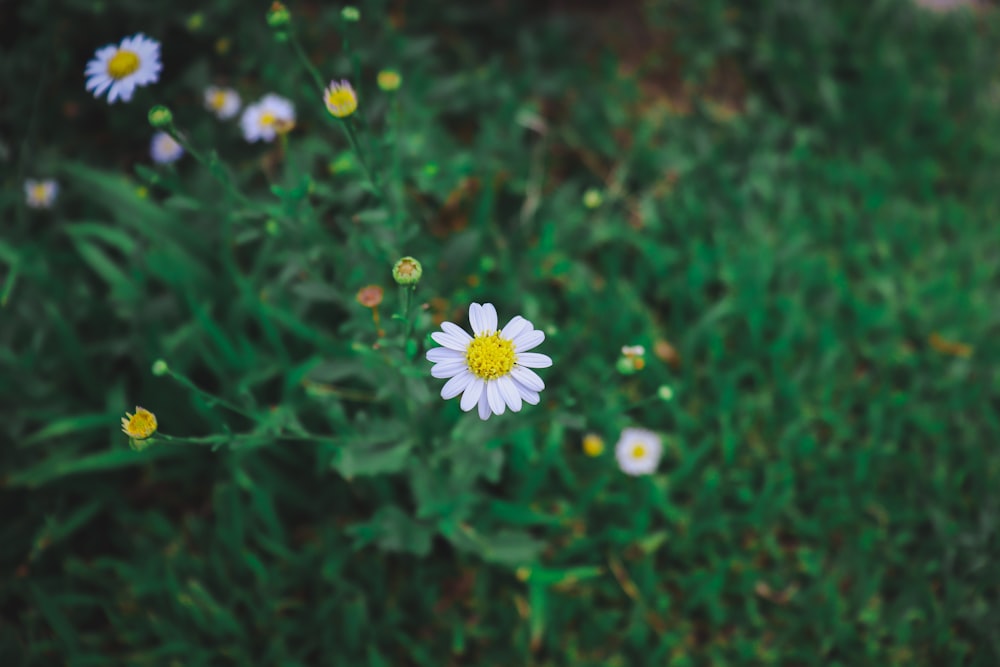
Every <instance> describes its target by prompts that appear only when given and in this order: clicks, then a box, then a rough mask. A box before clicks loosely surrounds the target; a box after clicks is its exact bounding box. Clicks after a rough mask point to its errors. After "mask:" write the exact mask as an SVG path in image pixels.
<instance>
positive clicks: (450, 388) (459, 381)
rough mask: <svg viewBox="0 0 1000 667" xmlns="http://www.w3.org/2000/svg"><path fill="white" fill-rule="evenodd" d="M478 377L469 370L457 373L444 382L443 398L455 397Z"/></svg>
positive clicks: (442, 388)
mask: <svg viewBox="0 0 1000 667" xmlns="http://www.w3.org/2000/svg"><path fill="white" fill-rule="evenodd" d="M474 379H476V376H475V375H473V374H472V373H469V372H468V371H466V372H464V373H460V374H459V375H456V376H455V377H453V378H452V379H450V380H448V381H447V382H445V383H444V386H443V387H441V398H443V399H445V400H448V399H449V398H455V397H456V396H458V395H459V394H461V393H462V392H463V391H465V388H466V387H468V386H469V383H470V382H472V381H473V380H474Z"/></svg>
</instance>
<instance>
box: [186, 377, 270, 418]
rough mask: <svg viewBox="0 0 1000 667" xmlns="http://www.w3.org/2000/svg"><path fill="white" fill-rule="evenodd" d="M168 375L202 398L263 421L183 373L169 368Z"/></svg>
mask: <svg viewBox="0 0 1000 667" xmlns="http://www.w3.org/2000/svg"><path fill="white" fill-rule="evenodd" d="M167 375H169V376H170V377H172V378H173V379H174V380H176V381H177V382H179V383H181V384H182V385H184V386H185V387H187V388H188V389H190V390H191V391H193V392H195V393H196V394H198V395H199V396H201V397H202V398H205V399H207V400H209V401H211V402H213V403H218V404H219V405H221V406H222V407H224V408H227V409H229V410H232V411H233V412H235V413H236V414H239V415H243V416H244V417H246V418H247V419H250V420H252V421H261V419H260V417H259V416H258V415H255V414H253V413H252V412H250V411H249V410H247V409H245V408H242V407H240V406H239V405H236V404H235V403H233V402H232V401H229V400H227V399H225V398H222V397H221V396H216V395H215V394H213V393H211V392H208V391H205V390H204V389H202V388H201V387H199V386H198V385H196V384H195V383H194V382H191V380H189V379H187V378H186V377H184V376H183V375H180V374H179V373H176V372H174V371H173V370H168V371H167Z"/></svg>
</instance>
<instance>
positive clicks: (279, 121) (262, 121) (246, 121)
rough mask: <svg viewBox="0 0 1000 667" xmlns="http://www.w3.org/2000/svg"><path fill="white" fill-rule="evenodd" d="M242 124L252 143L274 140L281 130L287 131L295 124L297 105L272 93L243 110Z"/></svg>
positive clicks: (244, 132) (244, 134)
mask: <svg viewBox="0 0 1000 667" xmlns="http://www.w3.org/2000/svg"><path fill="white" fill-rule="evenodd" d="M240 125H241V126H242V127H243V136H244V138H246V140H247V141H249V142H250V143H253V142H255V141H260V140H261V139H263V140H264V141H268V142H270V141H274V138H275V137H276V136H277V135H278V133H279V132H287V131H288V130H290V129H291V128H292V126H293V125H295V107H294V106H293V105H292V103H291V101H290V100H287V99H285V98H284V97H281V96H280V95H275V94H274V93H271V94H269V95H265V96H264V97H263V98H261V99H260V100H259V101H258V102H255V103H254V104H251V105H249V106H248V107H247V108H246V109H244V110H243V116H242V117H241V118H240Z"/></svg>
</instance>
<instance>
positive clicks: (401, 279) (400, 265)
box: [392, 257, 424, 285]
mask: <svg viewBox="0 0 1000 667" xmlns="http://www.w3.org/2000/svg"><path fill="white" fill-rule="evenodd" d="M423 274H424V269H423V267H422V266H420V262H418V261H417V260H415V259H414V258H412V257H403V258H402V259H400V260H399V261H398V262H396V265H395V266H394V267H392V277H393V279H394V280H395V281H396V282H397V283H399V284H400V285H416V284H417V283H418V282H420V276H422V275H423Z"/></svg>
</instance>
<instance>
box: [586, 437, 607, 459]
mask: <svg viewBox="0 0 1000 667" xmlns="http://www.w3.org/2000/svg"><path fill="white" fill-rule="evenodd" d="M583 453H584V454H586V455H587V456H600V455H601V454H603V453H604V439H603V438H601V436H599V435H597V434H596V433H588V434H587V435H585V436H583Z"/></svg>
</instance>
